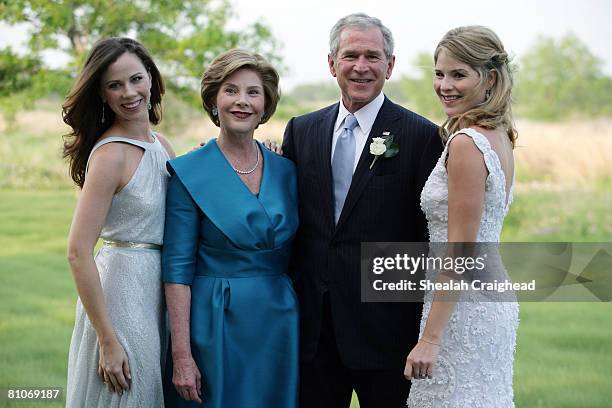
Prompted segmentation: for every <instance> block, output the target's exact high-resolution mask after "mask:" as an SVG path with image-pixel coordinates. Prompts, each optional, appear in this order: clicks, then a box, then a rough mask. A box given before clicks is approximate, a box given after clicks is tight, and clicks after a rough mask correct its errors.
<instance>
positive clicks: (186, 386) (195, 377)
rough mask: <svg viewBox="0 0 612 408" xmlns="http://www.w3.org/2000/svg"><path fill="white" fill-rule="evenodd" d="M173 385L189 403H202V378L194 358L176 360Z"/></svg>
mask: <svg viewBox="0 0 612 408" xmlns="http://www.w3.org/2000/svg"><path fill="white" fill-rule="evenodd" d="M173 363H174V369H173V373H172V383H173V384H174V387H175V388H176V390H177V391H178V393H179V395H180V396H181V397H182V398H183V399H185V400H187V401H195V402H197V403H198V404H201V403H202V398H201V397H202V376H201V375H200V370H198V366H197V365H196V363H195V361H194V360H193V357H186V358H175V359H174V360H173Z"/></svg>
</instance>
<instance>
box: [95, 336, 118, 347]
mask: <svg viewBox="0 0 612 408" xmlns="http://www.w3.org/2000/svg"><path fill="white" fill-rule="evenodd" d="M98 341H99V342H100V347H110V346H113V345H115V344H117V343H118V340H117V336H115V333H109V334H105V335H102V336H98Z"/></svg>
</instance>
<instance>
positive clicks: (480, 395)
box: [408, 128, 518, 408]
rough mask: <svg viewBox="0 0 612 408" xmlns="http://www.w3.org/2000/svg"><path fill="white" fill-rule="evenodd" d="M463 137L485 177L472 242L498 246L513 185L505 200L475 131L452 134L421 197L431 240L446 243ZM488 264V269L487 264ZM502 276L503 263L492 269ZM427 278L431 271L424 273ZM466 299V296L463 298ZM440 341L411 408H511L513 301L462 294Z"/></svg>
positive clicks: (492, 158) (497, 171) (492, 159)
mask: <svg viewBox="0 0 612 408" xmlns="http://www.w3.org/2000/svg"><path fill="white" fill-rule="evenodd" d="M459 133H463V134H466V135H468V136H469V137H471V138H472V140H473V141H474V144H475V145H476V146H477V147H478V149H479V150H480V151H481V152H482V154H483V157H484V162H485V165H486V166H487V170H488V172H489V174H488V176H487V179H486V185H485V196H484V206H483V210H482V217H481V221H480V227H479V230H478V235H477V238H476V240H477V241H478V242H498V241H499V237H500V233H501V228H502V224H503V222H504V217H505V216H506V214H507V213H508V208H509V205H510V203H511V201H512V185H513V184H514V176H513V180H512V183H511V187H510V191H509V192H508V194H507V196H506V179H505V175H504V172H503V170H502V167H501V163H500V160H499V158H498V156H497V154H496V153H495V152H494V151H493V149H492V148H491V145H490V144H489V141H488V140H487V138H486V137H485V136H484V135H482V134H480V133H478V132H477V131H476V130H474V129H469V128H467V129H461V130H460V131H459V132H457V133H455V134H454V135H452V136H451V137H450V138H449V140H448V142H447V144H446V147H445V149H444V152H443V153H442V155H441V157H440V159H439V160H438V163H437V164H436V166H435V167H434V169H433V171H432V173H431V175H430V176H429V178H428V180H427V182H426V184H425V187H424V188H423V192H422V194H421V208H422V209H423V211H424V213H425V215H426V217H427V223H428V228H429V236H430V241H432V242H447V241H448V174H447V172H446V166H445V164H446V158H447V155H448V146H449V143H450V141H451V140H452V139H453V137H455V135H457V134H459ZM491 261H492V260H491V259H489V264H488V265H491ZM494 269H496V270H497V272H498V273H502V274H505V271H504V269H503V264H502V263H501V258H499V262H498V263H497V265H496V267H495V268H494ZM428 274H429V271H428ZM463 295H466V296H463ZM432 298H433V293H432V292H427V293H426V294H425V302H424V305H423V316H422V319H421V328H420V336H422V334H423V330H424V328H425V324H426V322H427V318H428V316H429V312H430V310H431V305H432ZM461 299H462V300H461V301H459V302H458V303H456V305H455V310H454V312H453V314H452V315H451V317H450V319H449V322H448V325H447V327H446V330H445V331H444V334H443V336H442V341H441V346H440V353H439V356H438V361H437V364H436V365H435V366H434V370H433V374H432V378H431V379H416V380H413V383H412V388H411V391H410V397H409V398H408V406H409V407H414V408H465V407H471V408H512V407H514V402H513V395H514V394H513V390H512V373H513V361H514V347H515V343H516V330H517V327H518V304H517V303H516V302H512V301H506V302H500V301H497V302H493V301H484V302H483V301H480V300H481V299H482V297H480V296H478V295H477V294H474V293H467V294H466V293H463V294H462V298H461Z"/></svg>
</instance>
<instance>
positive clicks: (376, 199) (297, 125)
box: [282, 14, 442, 408]
mask: <svg viewBox="0 0 612 408" xmlns="http://www.w3.org/2000/svg"><path fill="white" fill-rule="evenodd" d="M328 63H329V69H330V72H331V74H332V75H333V76H334V77H335V78H336V79H337V82H338V86H339V87H340V90H341V94H342V98H341V101H340V102H339V103H337V104H334V105H332V106H329V107H327V108H324V109H322V110H319V111H317V112H313V113H309V114H307V115H304V116H300V117H297V118H293V119H291V120H290V121H289V123H288V124H287V128H286V130H285V136H284V141H283V147H282V148H283V151H284V154H285V156H286V157H288V158H290V159H291V160H293V161H294V162H295V163H296V165H297V169H298V188H299V199H300V203H299V207H300V228H299V231H298V234H297V236H296V240H295V246H294V254H293V256H292V262H291V268H290V269H291V271H292V273H293V274H295V287H296V291H297V293H298V297H299V299H300V315H301V317H300V319H301V322H300V325H301V340H300V341H301V356H300V357H301V368H300V377H301V384H300V404H301V406H302V407H303V408H311V407H312V408H325V407H330V408H331V407H333V408H342V407H349V405H350V401H351V396H352V391H353V390H355V392H356V393H357V396H358V398H359V402H360V406H361V407H362V408H369V407H384V408H391V407H401V406H405V404H406V399H407V397H408V393H409V390H410V383H409V382H408V381H406V380H405V379H404V376H403V370H404V365H405V361H406V356H407V355H408V352H409V351H410V350H411V349H412V347H413V346H414V344H415V343H416V340H417V337H418V322H419V319H420V313H421V305H420V304H417V303H362V302H360V248H361V242H372V241H408V242H410V241H426V240H427V226H426V220H425V217H424V215H423V213H422V212H421V209H420V194H421V190H422V188H423V185H424V183H425V181H426V179H427V177H428V175H429V173H430V172H431V170H432V169H433V167H434V165H435V163H436V160H437V159H438V157H439V156H440V154H441V151H442V146H441V142H440V139H439V137H438V136H437V127H436V125H434V124H433V123H431V122H429V121H428V120H426V119H424V118H423V117H421V116H418V115H416V114H415V113H413V112H410V111H408V110H406V109H404V108H402V107H400V106H398V105H396V104H394V103H393V102H391V101H390V100H389V99H388V98H386V97H385V96H384V95H383V93H382V88H383V85H384V83H385V81H386V80H387V79H389V78H390V77H391V73H392V71H393V66H394V63H395V57H394V55H393V37H392V35H391V32H390V31H389V30H388V29H387V28H386V27H385V26H383V25H382V23H381V22H380V20H378V19H377V18H373V17H369V16H367V15H365V14H352V15H349V16H347V17H344V18H342V19H340V20H339V21H338V22H337V23H336V25H335V26H334V27H333V28H332V30H331V35H330V53H329V55H328ZM391 135H392V136H393V137H394V141H395V143H397V145H398V147H399V152H398V154H397V155H396V156H395V157H392V158H384V157H379V158H378V159H377V161H376V162H375V163H374V165H373V166H371V164H372V161H373V159H374V156H373V155H372V154H370V144H371V142H372V138H374V137H389V136H391Z"/></svg>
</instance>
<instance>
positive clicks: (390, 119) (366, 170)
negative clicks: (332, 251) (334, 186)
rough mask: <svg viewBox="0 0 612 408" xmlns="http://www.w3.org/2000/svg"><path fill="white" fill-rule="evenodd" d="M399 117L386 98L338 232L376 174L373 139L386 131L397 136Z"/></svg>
mask: <svg viewBox="0 0 612 408" xmlns="http://www.w3.org/2000/svg"><path fill="white" fill-rule="evenodd" d="M399 117H400V116H399V115H398V114H397V110H396V109H395V107H394V105H393V103H392V102H391V101H390V100H389V99H388V98H387V97H385V102H384V103H383V105H382V106H381V107H380V111H378V115H377V116H376V120H375V121H374V125H372V129H371V130H370V134H369V135H368V139H367V141H366V144H365V146H364V147H363V151H362V152H361V156H360V158H359V163H358V164H357V168H356V169H355V174H353V180H352V182H351V187H350V188H349V191H348V194H347V196H346V201H345V202H344V207H343V208H342V213H341V214H340V219H339V220H338V224H337V225H336V231H338V230H339V229H340V227H341V226H342V224H343V223H344V221H346V219H347V217H348V216H349V215H350V213H351V211H352V209H353V207H354V206H355V204H356V203H357V201H358V200H359V197H360V196H361V193H362V192H363V190H364V188H365V187H366V186H367V185H368V182H369V181H370V179H371V178H372V175H373V174H374V172H373V171H372V170H370V164H371V163H372V160H373V158H374V157H373V156H372V155H371V154H370V143H371V141H372V138H374V137H381V136H382V133H383V132H386V131H389V132H391V133H392V134H396V132H397V131H398V130H399V129H396V124H395V123H394V122H396V121H397V120H398V119H399Z"/></svg>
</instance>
